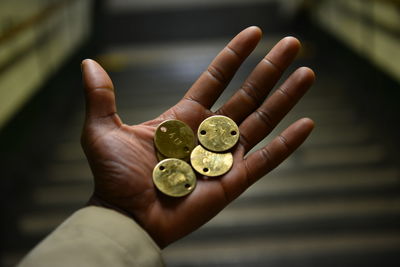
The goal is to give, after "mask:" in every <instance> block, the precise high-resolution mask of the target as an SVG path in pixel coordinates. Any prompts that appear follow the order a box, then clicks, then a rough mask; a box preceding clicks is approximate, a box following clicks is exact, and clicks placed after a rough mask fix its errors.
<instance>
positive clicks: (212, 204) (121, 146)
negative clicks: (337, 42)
mask: <svg viewBox="0 0 400 267" xmlns="http://www.w3.org/2000/svg"><path fill="white" fill-rule="evenodd" d="M260 39H261V30H260V29H259V28H257V27H250V28H247V29H245V30H244V31H242V32H241V33H239V34H238V35H237V36H236V37H235V38H233V39H232V41H231V42H230V43H229V44H228V45H227V46H226V47H225V48H224V49H223V50H222V51H221V52H220V53H219V54H218V55H217V57H216V58H215V59H214V60H213V61H212V62H211V64H210V66H209V67H208V69H207V70H206V71H205V72H204V73H203V74H202V75H201V76H200V77H199V79H198V80H197V81H196V82H195V83H194V84H193V86H192V87H191V88H190V89H189V90H188V91H187V92H186V94H185V95H184V97H183V98H182V99H181V100H180V101H179V102H178V103H177V104H176V105H175V106H173V107H172V108H170V109H169V110H167V111H166V112H164V113H163V114H161V115H160V116H159V117H157V118H155V119H154V120H151V121H147V122H144V123H142V124H139V125H133V126H131V125H126V124H124V123H123V122H122V121H121V119H120V118H119V117H118V115H117V109H116V105H115V95H114V88H113V84H112V82H111V80H110V78H109V77H108V75H107V74H106V72H105V71H104V70H103V69H102V68H101V67H100V66H99V65H98V64H97V63H96V62H94V61H92V60H85V61H83V63H82V71H83V79H84V85H85V97H86V118H85V124H84V128H83V134H82V146H83V149H84V151H85V154H86V156H87V159H88V161H89V164H90V167H91V170H92V172H93V175H94V180H95V190H94V193H93V196H92V198H91V200H90V202H89V203H91V204H95V205H101V206H105V207H109V208H113V209H115V210H118V211H120V212H123V213H125V214H127V215H128V216H130V217H132V218H133V219H134V220H136V222H137V223H139V224H140V225H141V226H142V227H143V228H144V229H145V230H146V231H147V232H148V233H149V234H150V235H151V236H152V238H153V239H154V240H155V241H156V243H157V244H158V245H159V246H160V247H165V246H166V245H168V244H169V243H171V242H173V241H175V240H177V239H179V238H181V237H183V236H185V235H187V234H188V233H190V232H192V231H194V230H195V229H196V228H198V227H200V226H201V225H202V224H204V223H205V222H207V221H208V220H210V219H211V218H212V217H213V216H215V215H216V214H217V213H218V212H219V211H221V210H222V209H223V208H224V207H225V206H226V205H227V204H228V203H230V202H231V201H232V200H234V199H235V198H236V197H238V196H239V195H240V194H241V193H242V192H244V191H245V190H246V189H247V188H248V187H249V186H250V185H251V184H253V183H254V182H256V181H257V180H258V179H259V178H260V177H262V176H264V175H265V174H267V173H268V172H270V171H271V170H272V169H274V168H275V167H276V166H278V165H279V164H280V163H281V162H282V161H283V160H285V159H286V158H287V157H288V156H289V155H290V154H291V153H292V152H293V151H294V150H295V149H296V148H297V147H298V146H299V145H300V144H301V143H302V142H303V141H304V140H305V139H306V138H307V136H308V135H309V133H310V132H311V130H312V128H313V122H312V121H311V120H310V119H301V120H299V121H297V122H295V123H293V124H292V125H291V126H289V127H288V128H287V129H286V130H285V131H283V132H282V133H281V134H280V135H279V136H278V137H276V138H275V139H274V140H273V141H272V142H271V143H269V144H268V145H266V146H265V147H263V148H262V149H260V150H258V151H255V152H253V153H251V154H248V152H249V151H250V149H251V148H253V147H254V146H255V145H256V144H257V143H258V142H260V141H261V140H262V139H263V138H264V137H265V136H266V135H268V134H269V133H270V132H271V131H272V130H273V129H274V127H275V126H276V125H277V124H278V123H279V122H280V121H281V119H282V118H283V117H284V116H285V115H286V114H287V112H289V110H290V109H291V108H292V107H293V106H294V105H295V104H296V103H297V101H298V100H299V99H300V98H301V97H302V96H303V95H304V93H305V92H306V91H307V90H308V88H309V87H310V86H311V84H312V83H313V81H314V73H313V71H312V70H310V69H309V68H306V67H302V68H299V69H297V70H296V71H295V72H294V73H292V74H291V75H290V77H289V78H288V79H287V80H286V81H285V82H284V83H283V84H282V85H281V86H280V87H279V88H278V89H277V90H276V91H275V92H273V93H272V94H271V95H270V96H269V97H268V98H267V99H266V100H265V98H266V97H267V95H268V94H269V92H270V91H271V89H272V88H273V87H274V85H275V83H276V82H277V81H278V79H279V78H280V76H281V74H282V73H283V71H284V70H285V69H286V68H287V67H288V66H289V64H290V63H291V62H292V61H293V60H294V58H295V56H296V54H297V53H298V51H299V49H300V43H299V41H298V40H297V39H295V38H293V37H286V38H284V39H282V40H281V41H280V42H278V43H277V44H276V45H275V47H274V48H273V49H272V50H271V51H270V52H269V53H268V55H267V56H266V57H265V58H264V59H262V60H261V62H260V63H259V64H258V65H257V66H256V67H255V69H254V70H253V72H252V73H251V74H250V75H249V77H248V78H247V80H246V81H244V83H243V85H242V87H241V88H240V89H239V90H238V91H237V92H236V93H235V94H234V95H233V96H232V97H231V98H230V99H229V100H228V101H227V102H226V103H225V104H224V105H223V106H222V107H221V108H220V109H219V110H217V111H216V112H211V111H210V108H211V106H212V105H213V104H214V102H215V101H216V99H217V98H218V97H219V95H220V94H221V93H222V92H223V90H224V88H225V87H226V86H227V84H228V83H229V81H230V80H231V79H232V77H233V75H234V74H235V72H236V70H237V69H238V68H239V66H240V65H241V63H242V62H243V61H244V59H245V58H246V57H247V56H248V55H249V54H250V53H251V51H252V50H253V49H254V48H255V46H256V45H257V43H258V42H259V40H260ZM214 114H220V115H225V116H228V117H230V118H232V119H233V120H234V121H236V123H237V124H238V125H239V128H240V134H241V136H240V140H239V144H238V145H237V146H236V148H235V150H234V151H233V157H234V165H233V167H232V169H231V170H230V171H229V172H228V173H227V174H225V175H223V176H221V177H217V178H213V179H202V177H200V178H199V179H198V182H197V186H196V189H195V190H194V191H193V192H192V193H191V194H189V195H188V196H186V197H183V198H172V197H168V196H164V195H162V194H161V193H160V192H158V191H157V189H156V188H155V186H154V185H153V181H152V171H153V168H154V166H155V165H156V164H157V158H156V151H155V148H154V144H153V136H154V133H155V130H156V128H157V126H158V125H159V124H160V123H161V122H163V121H164V120H167V119H178V120H181V121H183V122H185V123H187V124H188V125H189V126H190V127H191V128H192V129H193V130H194V131H195V132H196V130H197V127H198V126H199V124H200V123H201V122H202V121H203V120H204V119H205V118H207V117H209V116H211V115H214ZM111 227H112V226H111Z"/></svg>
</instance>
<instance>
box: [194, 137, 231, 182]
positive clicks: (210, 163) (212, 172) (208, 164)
mask: <svg viewBox="0 0 400 267" xmlns="http://www.w3.org/2000/svg"><path fill="white" fill-rule="evenodd" d="M190 162H191V163H192V166H193V168H194V169H195V170H196V171H197V172H198V173H200V174H203V175H205V176H211V177H214V176H220V175H223V174H225V173H227V172H228V171H229V170H230V169H231V167H232V164H233V156H232V153H230V152H228V153H216V152H211V151H208V150H206V149H204V148H203V147H202V146H200V145H198V146H196V147H195V148H194V149H193V151H192V154H191V155H190Z"/></svg>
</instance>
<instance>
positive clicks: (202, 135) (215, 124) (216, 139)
mask: <svg viewBox="0 0 400 267" xmlns="http://www.w3.org/2000/svg"><path fill="white" fill-rule="evenodd" d="M197 137H198V138H199V141H200V143H201V144H202V145H203V146H204V147H205V148H207V149H209V150H211V151H215V152H223V151H226V150H229V149H231V148H232V147H233V146H234V145H235V144H236V143H237V141H238V140H239V128H238V126H237V125H236V123H235V122H234V121H233V120H232V119H230V118H228V117H225V116H219V115H218V116H211V117H209V118H207V119H205V120H204V121H203V122H202V123H201V124H200V126H199V129H198V131H197Z"/></svg>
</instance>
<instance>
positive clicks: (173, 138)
mask: <svg viewBox="0 0 400 267" xmlns="http://www.w3.org/2000/svg"><path fill="white" fill-rule="evenodd" d="M154 144H155V146H156V148H157V150H158V151H159V152H160V153H161V154H162V155H163V156H164V157H165V158H178V159H183V158H188V157H189V156H190V152H191V151H192V150H193V148H194V147H195V145H196V139H195V135H194V133H193V131H192V129H191V128H190V127H189V126H188V125H186V124H185V123H183V122H181V121H178V120H168V121H164V122H162V123H161V124H160V125H159V126H158V127H157V130H156V132H155V135H154ZM158 158H159V159H160V157H158Z"/></svg>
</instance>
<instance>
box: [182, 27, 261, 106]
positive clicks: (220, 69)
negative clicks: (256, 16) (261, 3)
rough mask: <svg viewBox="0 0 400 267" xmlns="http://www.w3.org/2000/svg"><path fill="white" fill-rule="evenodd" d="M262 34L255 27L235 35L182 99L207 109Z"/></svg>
mask: <svg viewBox="0 0 400 267" xmlns="http://www.w3.org/2000/svg"><path fill="white" fill-rule="evenodd" d="M261 35H262V32H261V30H260V28H258V27H256V26H252V27H249V28H247V29H245V30H243V31H242V32H240V33H239V34H238V35H236V36H235V37H234V38H233V39H232V40H231V41H230V42H229V43H228V45H227V46H226V47H225V48H224V49H223V50H222V51H221V52H220V53H219V54H218V55H217V56H216V57H215V58H214V60H213V61H212V62H211V64H210V65H209V66H208V68H207V69H206V71H204V72H203V74H202V75H201V76H200V77H199V79H198V80H197V81H196V82H195V83H194V84H193V86H192V87H191V88H190V89H189V91H188V92H187V93H186V94H185V96H184V99H187V100H190V101H195V102H197V103H199V104H201V105H202V106H204V107H205V108H207V109H209V108H211V106H212V105H213V104H214V102H215V101H216V100H217V99H218V97H219V96H220V95H221V93H222V92H223V90H224V89H225V87H226V86H227V85H228V83H229V82H230V80H231V79H232V78H233V76H234V74H235V73H236V71H237V69H238V68H239V67H240V65H241V64H242V62H243V61H244V60H245V59H246V58H247V57H248V56H249V55H250V53H251V52H252V51H253V50H254V48H255V47H256V45H257V43H258V42H259V41H260V39H261Z"/></svg>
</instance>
